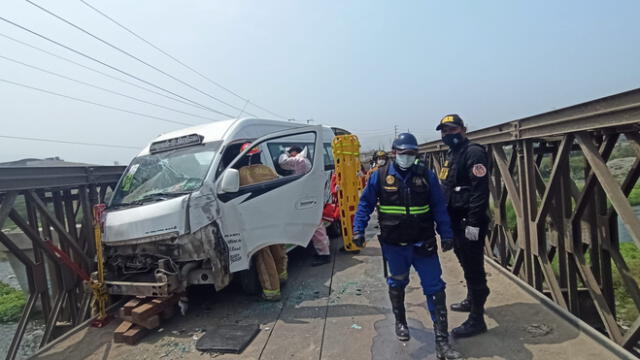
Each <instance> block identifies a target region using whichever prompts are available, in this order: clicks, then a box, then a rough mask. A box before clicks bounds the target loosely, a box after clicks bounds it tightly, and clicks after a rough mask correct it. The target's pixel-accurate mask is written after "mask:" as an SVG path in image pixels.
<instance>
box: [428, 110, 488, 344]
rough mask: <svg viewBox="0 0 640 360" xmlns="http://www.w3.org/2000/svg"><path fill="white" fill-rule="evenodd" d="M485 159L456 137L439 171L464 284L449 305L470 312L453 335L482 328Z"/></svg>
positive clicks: (459, 121) (477, 147)
mask: <svg viewBox="0 0 640 360" xmlns="http://www.w3.org/2000/svg"><path fill="white" fill-rule="evenodd" d="M449 116H451V115H449ZM454 116H455V115H454ZM446 120H447V117H445V118H444V119H443V120H442V121H441V125H440V126H438V128H437V129H440V127H441V126H442V125H443V124H446ZM451 121H453V122H455V125H458V126H464V125H463V123H462V119H460V118H459V117H458V118H454V120H451ZM487 162H488V159H487V152H486V151H485V149H484V147H482V146H481V145H478V144H474V143H472V142H470V141H469V140H468V139H467V138H465V137H460V141H459V143H457V144H450V149H449V152H448V154H447V160H446V162H445V163H444V166H443V167H442V169H441V171H440V174H439V178H440V180H441V182H442V187H443V190H444V194H445V198H446V204H447V209H448V212H449V216H450V217H451V223H452V228H453V233H454V246H453V249H454V252H455V254H456V256H457V257H458V261H459V262H460V265H461V266H462V269H463V271H464V277H465V280H466V283H467V298H466V299H465V300H463V301H462V302H461V303H459V304H453V305H452V306H451V308H452V310H456V311H469V312H471V314H470V316H469V320H467V321H466V322H465V323H463V325H462V326H461V327H459V328H456V329H453V331H452V333H453V335H454V336H460V337H462V336H471V335H475V334H477V333H480V332H483V331H486V324H485V323H484V316H483V314H484V304H485V302H486V299H487V296H488V295H489V288H488V286H487V275H486V272H485V270H484V239H485V236H486V234H487V229H488V225H489V217H488V216H487V209H488V204H489V180H488V178H489V175H488V170H487V168H488V163H487ZM469 227H470V228H474V230H475V229H478V232H477V233H478V235H477V240H470V239H469V238H468V236H467V234H466V231H468V229H469Z"/></svg>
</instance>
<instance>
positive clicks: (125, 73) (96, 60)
mask: <svg viewBox="0 0 640 360" xmlns="http://www.w3.org/2000/svg"><path fill="white" fill-rule="evenodd" d="M0 20H2V21H4V22H6V23H7V24H10V25H13V26H15V27H17V28H19V29H22V30H24V31H26V32H29V33H31V34H33V35H35V36H37V37H39V38H41V39H44V40H46V41H49V42H51V43H53V44H55V45H58V46H60V47H62V48H64V49H67V50H69V51H71V52H73V53H75V54H78V55H80V56H82V57H85V58H87V59H89V60H91V61H94V62H97V63H99V64H101V65H103V66H106V67H108V68H110V69H112V70H114V71H117V72H119V73H121V74H123V75H126V76H128V77H130V78H132V79H135V80H138V81H140V82H142V83H144V84H147V85H149V86H152V87H154V88H156V89H159V90H162V91H164V92H166V93H169V94H171V95H173V96H177V97H179V98H180V99H183V100H186V101H188V102H190V103H193V104H196V105H198V106H199V107H201V108H203V109H206V110H209V111H211V112H214V113H217V114H220V115H223V116H226V117H228V118H233V115H229V114H226V113H223V112H221V111H218V110H216V109H213V108H211V107H208V106H206V105H203V104H200V103H199V102H197V101H194V100H191V99H189V98H186V97H184V96H182V95H179V94H176V93H175V92H173V91H171V90H167V89H165V88H163V87H161V86H158V85H156V84H154V83H152V82H149V81H147V80H144V79H142V78H140V77H138V76H136V75H133V74H131V73H128V72H126V71H124V70H122V69H120V68H117V67H115V66H113V65H109V64H108V63H106V62H104V61H101V60H99V59H96V58H94V57H93V56H91V55H87V54H85V53H83V52H81V51H78V50H76V49H74V48H72V47H70V46H67V45H64V44H62V43H60V42H58V41H55V40H53V39H51V38H48V37H46V36H44V35H42V34H40V33H38V32H35V31H33V30H31V29H29V28H26V27H24V26H22V25H20V24H18V23H15V22H13V21H11V20H9V19H7V18H5V17H2V16H0Z"/></svg>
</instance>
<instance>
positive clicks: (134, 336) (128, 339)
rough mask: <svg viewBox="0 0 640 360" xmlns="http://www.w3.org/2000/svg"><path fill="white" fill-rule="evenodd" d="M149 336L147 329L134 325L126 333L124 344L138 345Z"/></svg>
mask: <svg viewBox="0 0 640 360" xmlns="http://www.w3.org/2000/svg"><path fill="white" fill-rule="evenodd" d="M146 334H147V329H145V328H143V327H140V326H137V325H134V326H133V327H132V328H131V329H129V330H127V332H125V333H124V335H123V338H124V342H125V343H126V344H128V345H136V344H138V343H139V342H140V340H141V339H142V338H143V337H144V336H145V335H146Z"/></svg>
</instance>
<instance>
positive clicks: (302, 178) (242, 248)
mask: <svg viewBox="0 0 640 360" xmlns="http://www.w3.org/2000/svg"><path fill="white" fill-rule="evenodd" d="M297 144H299V145H297ZM322 145H323V141H322V127H321V126H305V127H299V128H295V129H290V130H284V131H278V132H275V133H271V134H269V135H266V136H263V137H262V138H259V139H257V140H255V141H254V142H253V143H252V144H251V146H249V147H247V148H246V149H245V150H243V151H242V152H240V154H239V155H238V156H237V157H236V158H235V159H234V160H233V161H232V162H231V163H230V165H229V166H227V168H226V169H225V170H224V171H223V172H222V173H221V175H220V176H219V177H218V179H217V180H216V183H215V186H216V193H217V197H218V200H219V205H220V207H219V209H220V211H221V217H220V219H221V227H222V232H223V233H224V236H225V240H226V242H227V245H228V246H229V263H230V270H231V271H232V272H236V271H240V270H244V269H247V268H248V267H249V260H250V259H251V256H252V255H253V254H255V252H256V251H258V250H259V249H261V248H263V247H265V246H268V245H273V244H293V245H299V246H306V245H307V244H308V243H309V240H310V239H311V236H312V234H313V232H314V230H315V228H316V227H317V226H318V225H319V224H320V221H321V217H322V208H323V205H324V201H323V200H324V183H325V175H324V161H323V151H322V150H323V146H322ZM295 146H300V147H302V148H303V151H302V154H301V155H299V156H298V157H297V158H296V160H297V161H298V163H297V164H298V165H300V164H301V163H304V164H306V166H305V165H304V164H302V165H300V166H297V167H296V170H295V171H293V173H292V171H290V170H289V171H287V170H286V169H285V168H284V167H283V166H280V164H279V160H282V159H284V158H286V157H288V155H287V153H286V151H287V150H288V149H290V148H292V147H295ZM304 148H306V150H305V149H304ZM283 154H285V155H283ZM305 154H306V157H305V156H303V155H305ZM243 168H244V169H243ZM247 170H250V171H249V172H253V174H254V175H255V176H253V175H252V176H251V177H252V180H251V183H248V181H247V180H246V179H247V176H246V175H247ZM265 174H266V175H265Z"/></svg>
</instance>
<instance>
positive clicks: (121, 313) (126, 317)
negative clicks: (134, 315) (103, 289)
mask: <svg viewBox="0 0 640 360" xmlns="http://www.w3.org/2000/svg"><path fill="white" fill-rule="evenodd" d="M118 319H121V320H125V321H131V314H129V315H125V312H124V308H120V309H119V310H118Z"/></svg>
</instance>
